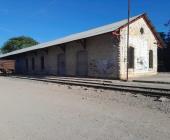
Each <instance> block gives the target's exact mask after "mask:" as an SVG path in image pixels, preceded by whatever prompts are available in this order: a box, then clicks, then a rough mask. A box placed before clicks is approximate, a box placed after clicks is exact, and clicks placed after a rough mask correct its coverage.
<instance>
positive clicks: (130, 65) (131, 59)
mask: <svg viewBox="0 0 170 140" xmlns="http://www.w3.org/2000/svg"><path fill="white" fill-rule="evenodd" d="M134 52H135V50H134V48H133V47H129V48H128V68H130V69H133V68H134V58H135V57H134Z"/></svg>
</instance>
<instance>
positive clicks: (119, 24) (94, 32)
mask: <svg viewBox="0 0 170 140" xmlns="http://www.w3.org/2000/svg"><path fill="white" fill-rule="evenodd" d="M142 15H143V14H140V15H137V16H134V17H132V18H130V21H133V20H135V19H137V18H138V17H140V16H142ZM127 23H128V20H127V19H125V20H122V21H119V22H115V23H112V24H109V25H105V26H101V27H98V28H95V29H91V30H88V31H85V32H81V33H76V34H72V35H69V36H66V37H63V38H60V39H56V40H53V41H49V42H46V43H41V44H38V45H35V46H32V47H28V48H24V49H20V50H16V51H13V52H10V53H6V54H2V55H0V58H3V57H7V56H11V55H16V54H21V53H24V52H29V51H33V50H38V49H42V48H47V47H50V46H54V45H59V44H63V43H68V42H71V41H75V40H79V39H84V38H88V37H92V36H96V35H100V34H104V33H108V32H112V31H115V30H117V29H119V28H120V27H122V26H124V25H126V24H127Z"/></svg>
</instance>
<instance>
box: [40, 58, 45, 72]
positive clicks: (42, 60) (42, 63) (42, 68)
mask: <svg viewBox="0 0 170 140" xmlns="http://www.w3.org/2000/svg"><path fill="white" fill-rule="evenodd" d="M40 59H41V70H44V68H45V65H44V56H41V58H40Z"/></svg>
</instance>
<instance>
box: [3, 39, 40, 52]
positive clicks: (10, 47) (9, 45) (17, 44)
mask: <svg viewBox="0 0 170 140" xmlns="http://www.w3.org/2000/svg"><path fill="white" fill-rule="evenodd" d="M37 44H38V42H37V41H36V40H34V39H33V38H31V37H26V36H19V37H13V38H10V39H9V40H8V41H7V42H5V43H4V45H3V46H2V48H1V52H2V53H3V54H4V53H8V52H12V51H15V50H19V49H22V48H26V47H30V46H33V45H37Z"/></svg>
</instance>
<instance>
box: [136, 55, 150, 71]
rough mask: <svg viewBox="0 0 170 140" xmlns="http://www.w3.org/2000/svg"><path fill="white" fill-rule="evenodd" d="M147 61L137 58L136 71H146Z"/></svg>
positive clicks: (143, 58)
mask: <svg viewBox="0 0 170 140" xmlns="http://www.w3.org/2000/svg"><path fill="white" fill-rule="evenodd" d="M147 68H148V66H147V61H146V58H145V57H137V69H138V70H147Z"/></svg>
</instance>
